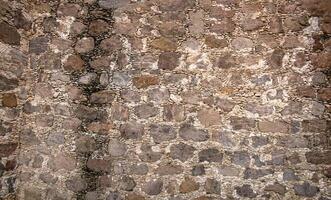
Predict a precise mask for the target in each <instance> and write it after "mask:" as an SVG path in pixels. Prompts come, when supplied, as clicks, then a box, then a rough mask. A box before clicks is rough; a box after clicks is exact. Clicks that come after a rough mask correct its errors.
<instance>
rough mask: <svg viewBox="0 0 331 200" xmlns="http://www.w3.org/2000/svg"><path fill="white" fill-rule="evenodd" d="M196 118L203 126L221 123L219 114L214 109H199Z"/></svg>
mask: <svg viewBox="0 0 331 200" xmlns="http://www.w3.org/2000/svg"><path fill="white" fill-rule="evenodd" d="M198 119H199V121H200V123H201V124H203V125H204V126H205V127H209V126H214V125H220V124H221V116H220V114H219V112H218V111H216V110H214V109H201V110H199V112H198Z"/></svg>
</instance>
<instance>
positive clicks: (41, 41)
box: [29, 36, 49, 54]
mask: <svg viewBox="0 0 331 200" xmlns="http://www.w3.org/2000/svg"><path fill="white" fill-rule="evenodd" d="M48 42H49V39H48V38H47V37H42V36H40V37H36V38H33V39H32V40H31V41H30V43H29V52H30V53H35V54H41V53H44V52H45V51H46V50H47V48H48Z"/></svg>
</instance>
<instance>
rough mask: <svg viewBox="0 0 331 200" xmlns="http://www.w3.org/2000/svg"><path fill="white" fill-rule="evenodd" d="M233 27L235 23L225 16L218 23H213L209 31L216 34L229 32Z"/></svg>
mask: <svg viewBox="0 0 331 200" xmlns="http://www.w3.org/2000/svg"><path fill="white" fill-rule="evenodd" d="M234 29H235V24H234V22H233V21H232V20H231V19H228V18H225V19H223V20H222V21H221V22H220V23H217V24H213V25H212V26H211V27H210V31H211V32H214V33H217V34H224V33H231V32H233V31H234Z"/></svg>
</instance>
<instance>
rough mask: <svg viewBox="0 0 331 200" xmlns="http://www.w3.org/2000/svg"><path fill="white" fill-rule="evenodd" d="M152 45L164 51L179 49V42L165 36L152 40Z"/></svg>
mask: <svg viewBox="0 0 331 200" xmlns="http://www.w3.org/2000/svg"><path fill="white" fill-rule="evenodd" d="M150 45H151V47H152V48H155V49H159V50H162V51H176V49H177V44H176V43H175V42H174V41H172V40H170V39H168V38H163V37H162V38H159V39H155V40H153V41H151V43H150ZM161 55H162V54H161ZM163 56H169V54H168V55H167V54H164V55H163Z"/></svg>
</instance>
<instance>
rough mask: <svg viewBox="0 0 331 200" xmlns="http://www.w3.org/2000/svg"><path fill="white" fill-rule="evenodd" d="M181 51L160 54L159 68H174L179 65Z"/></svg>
mask: <svg viewBox="0 0 331 200" xmlns="http://www.w3.org/2000/svg"><path fill="white" fill-rule="evenodd" d="M180 56H181V55H180V54H179V53H175V52H164V53H161V54H160V55H159V62H158V66H159V69H163V70H173V69H175V68H176V67H178V66H179V58H180Z"/></svg>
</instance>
